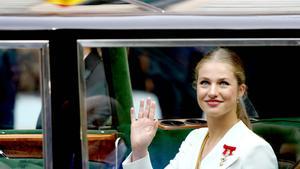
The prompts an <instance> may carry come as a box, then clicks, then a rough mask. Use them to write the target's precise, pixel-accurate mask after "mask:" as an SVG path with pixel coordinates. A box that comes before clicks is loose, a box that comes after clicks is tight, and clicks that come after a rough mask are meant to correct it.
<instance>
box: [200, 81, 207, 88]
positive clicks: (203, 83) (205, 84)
mask: <svg viewBox="0 0 300 169" xmlns="http://www.w3.org/2000/svg"><path fill="white" fill-rule="evenodd" d="M200 85H201V86H202V87H207V86H208V85H209V82H208V81H205V80H204V81H201V82H200Z"/></svg>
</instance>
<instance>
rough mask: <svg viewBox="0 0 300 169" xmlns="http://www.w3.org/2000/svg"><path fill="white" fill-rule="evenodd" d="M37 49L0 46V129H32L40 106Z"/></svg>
mask: <svg viewBox="0 0 300 169" xmlns="http://www.w3.org/2000/svg"><path fill="white" fill-rule="evenodd" d="M40 55H41V54H40V51H39V50H38V49H0V78H1V84H0V111H1V114H0V129H35V126H36V122H37V119H38V115H39V113H40V110H41V97H40V63H39V58H40Z"/></svg>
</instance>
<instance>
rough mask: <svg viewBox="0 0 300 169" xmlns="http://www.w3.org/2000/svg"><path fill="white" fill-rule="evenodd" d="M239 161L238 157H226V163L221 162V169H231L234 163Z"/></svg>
mask: <svg viewBox="0 0 300 169" xmlns="http://www.w3.org/2000/svg"><path fill="white" fill-rule="evenodd" d="M238 159H239V156H238V155H232V156H228V157H225V159H224V161H222V159H221V160H220V164H219V165H220V169H226V168H228V167H230V166H231V165H232V164H233V163H234V162H236V161H237V160H238Z"/></svg>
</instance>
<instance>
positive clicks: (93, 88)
mask: <svg viewBox="0 0 300 169" xmlns="http://www.w3.org/2000/svg"><path fill="white" fill-rule="evenodd" d="M84 63H85V70H84V79H85V83H86V99H85V101H86V111H87V119H88V122H87V124H88V129H100V128H105V127H110V126H111V123H112V119H111V115H112V106H111V104H112V105H115V104H117V103H116V102H115V101H114V99H111V98H110V97H109V93H108V92H109V90H108V86H107V81H106V76H105V71H104V64H103V59H102V57H101V51H100V50H97V48H84Z"/></svg>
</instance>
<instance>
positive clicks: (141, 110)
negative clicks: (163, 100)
mask: <svg viewBox="0 0 300 169" xmlns="http://www.w3.org/2000/svg"><path fill="white" fill-rule="evenodd" d="M144 103H145V101H144V99H143V100H141V101H140V109H139V115H138V117H139V118H142V117H143V116H144Z"/></svg>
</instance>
